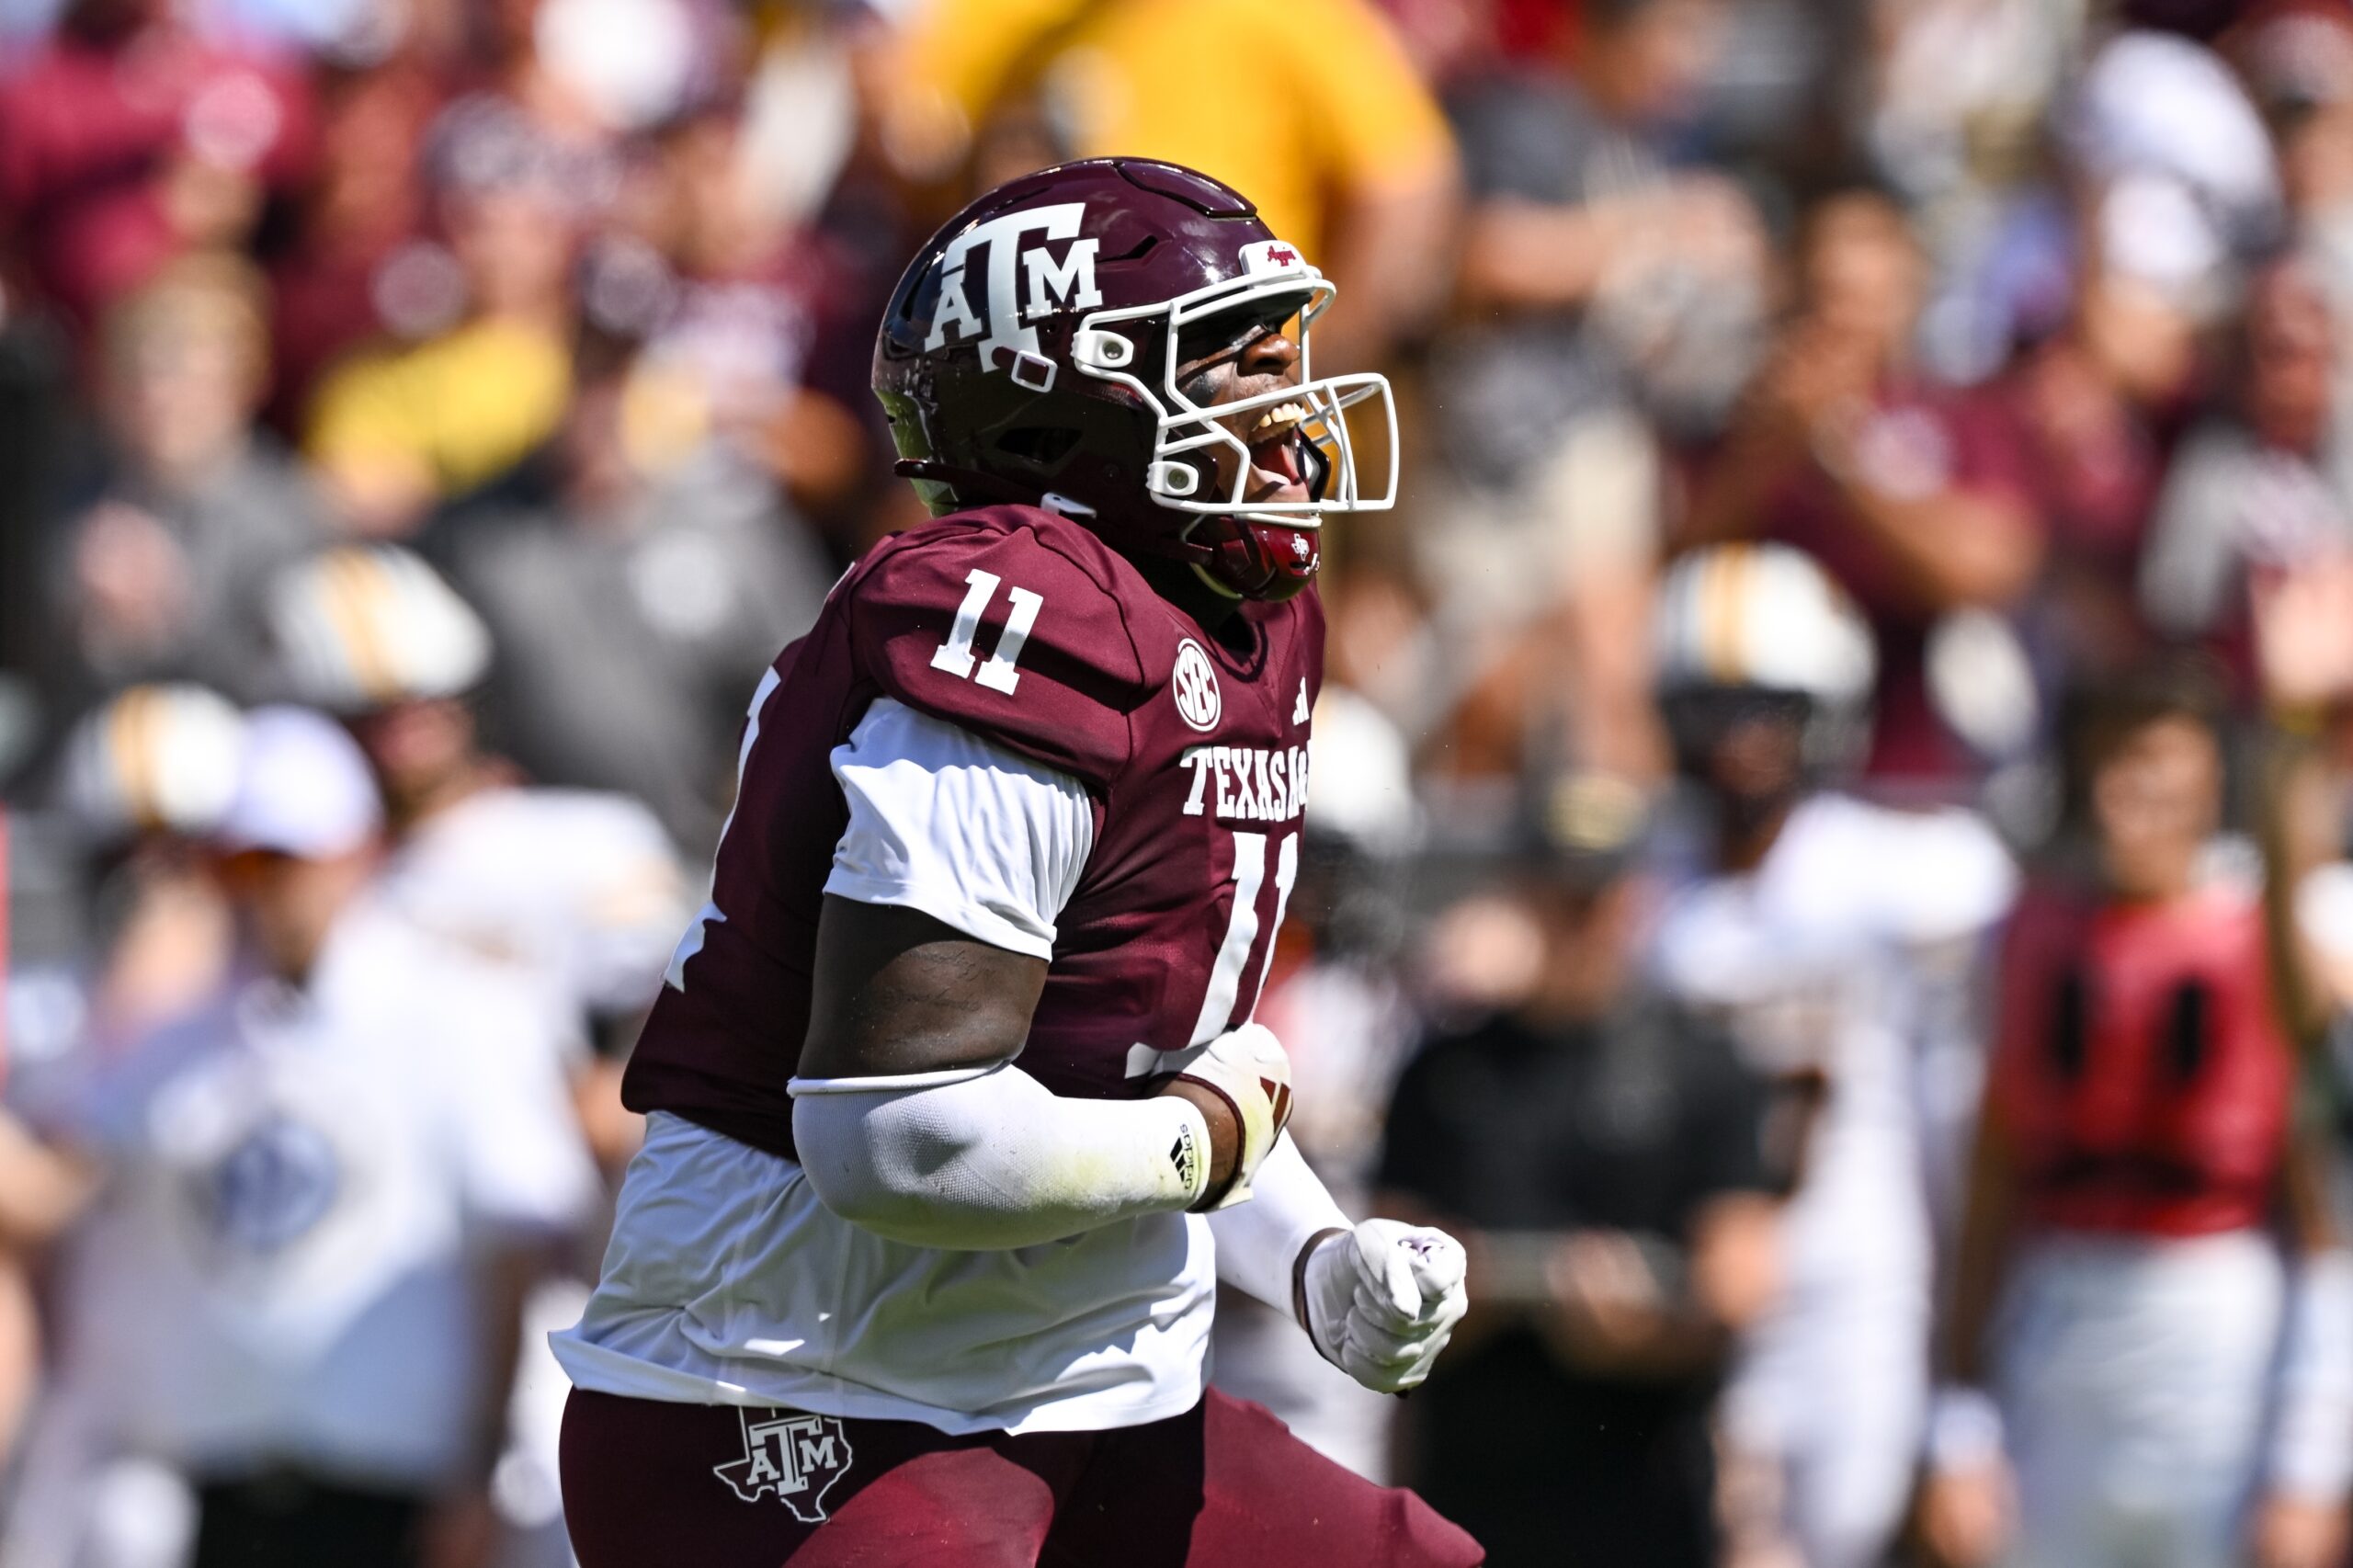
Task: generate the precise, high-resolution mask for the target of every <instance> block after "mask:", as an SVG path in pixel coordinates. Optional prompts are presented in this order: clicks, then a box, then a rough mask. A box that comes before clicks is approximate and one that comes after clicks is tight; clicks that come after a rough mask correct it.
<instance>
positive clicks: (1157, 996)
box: [557, 159, 1480, 1568]
mask: <svg viewBox="0 0 2353 1568" xmlns="http://www.w3.org/2000/svg"><path fill="white" fill-rule="evenodd" d="M1331 297H1332V288H1331V285H1330V284H1329V283H1328V282H1327V281H1325V280H1324V278H1322V277H1321V276H1320V275H1319V274H1318V273H1317V272H1316V270H1315V269H1314V268H1313V267H1310V266H1308V265H1307V264H1306V262H1305V261H1304V260H1303V259H1302V257H1301V256H1300V255H1299V253H1298V252H1297V251H1296V250H1295V249H1293V248H1292V247H1291V246H1290V245H1288V244H1284V243H1283V242H1282V241H1281V240H1280V239H1279V237H1278V236H1276V235H1275V234H1273V233H1269V232H1268V230H1267V227H1266V226H1265V225H1264V224H1263V223H1262V222H1259V221H1258V219H1257V217H1256V213H1255V211H1254V210H1253V209H1252V207H1251V204H1250V203H1249V202H1248V201H1247V200H1246V199H1244V198H1243V197H1242V196H1240V195H1239V194H1237V193H1236V192H1234V191H1233V190H1231V189H1229V188H1228V187H1224V186H1222V185H1220V184H1218V183H1217V182H1215V181H1213V180H1211V179H1208V178H1205V177H1204V176H1200V175H1198V174H1194V173H1192V172H1190V171H1188V170H1186V169H1182V168H1178V167H1176V166H1173V165H1166V164H1159V163H1150V162H1144V161H1141V160H1135V159H1109V160H1092V161H1088V162H1084V163H1076V164H1070V165H1063V166H1062V167H1059V168H1055V169H1050V170H1047V171H1045V172H1043V173H1040V174H1037V175H1032V176H1025V177H1023V178H1020V179H1017V180H1015V181H1012V182H1010V183H1008V184H1006V185H1005V186H1003V187H999V188H998V189H996V190H995V191H993V192H991V193H990V194H988V195H987V196H984V197H983V198H982V199H980V200H978V201H977V202H975V203H973V204H972V206H971V207H969V208H967V209H966V210H964V211H963V212H961V213H960V214H959V215H958V216H957V217H955V218H954V219H953V220H951V221H950V222H949V223H948V225H947V226H946V227H945V228H943V229H942V230H941V231H940V232H939V233H938V234H936V235H935V236H933V238H932V239H931V241H930V242H929V243H928V244H926V245H925V246H924V248H923V249H922V251H921V252H920V253H919V254H918V255H917V256H916V257H915V261H914V262H913V263H912V264H911V265H910V266H909V267H908V269H907V272H906V274H905V276H904V278H902V279H901V281H900V284H899V286H898V289H897V290H896V292H895V293H894V295H893V296H892V301H891V302H890V305H889V308H888V311H887V312H886V314H885V317H884V320H883V323H882V326H881V335H880V337H879V340H878V342H877V345H876V350H875V362H874V369H875V390H876V392H877V395H878V396H880V397H881V401H882V403H883V405H884V408H885V410H886V411H887V413H888V415H889V416H890V419H891V424H892V431H893V434H894V436H895V437H896V440H897V443H898V446H899V449H900V452H901V454H902V458H903V460H902V462H901V463H900V472H902V473H904V474H905V475H906V476H907V477H909V478H911V479H913V480H914V481H915V483H916V485H917V486H918V488H919V489H920V490H921V491H922V493H923V494H924V496H925V498H926V502H927V503H928V504H929V506H931V508H932V509H933V511H934V513H935V515H936V517H935V520H934V521H932V522H930V523H928V524H926V525H925V526H922V527H918V528H913V529H910V530H908V531H907V532H905V533H903V534H900V535H897V536H895V537H893V538H892V539H889V540H884V541H883V542H882V543H881V544H880V545H878V546H876V547H875V549H873V550H872V551H870V552H869V553H868V554H867V555H866V556H865V557H864V559H862V560H861V561H859V562H858V564H857V565H856V566H854V567H853V568H852V569H851V570H850V571H849V572H848V573H847V574H846V575H845V576H844V577H843V579H842V580H841V582H840V583H839V584H837V585H835V588H834V590H833V592H832V594H831V595H830V596H829V597H828V599H827V602H826V605H825V608H824V613H823V614H822V615H821V616H820V617H819V619H818V621H817V624H816V626H815V628H814V629H813V630H812V631H811V632H810V633H809V635H808V636H807V637H805V638H803V639H802V640H801V641H800V642H796V643H794V644H792V645H791V646H790V647H789V648H787V649H786V650H785V651H784V653H782V654H781V655H780V656H779V658H778V660H777V662H776V664H775V665H774V667H773V668H772V669H771V670H770V671H769V672H768V674H767V676H765V677H764V678H763V680H762V681H761V683H760V685H759V688H758V691H757V692H756V695H755V696H754V698H753V701H752V706H751V712H750V717H749V720H748V722H747V723H746V725H745V731H744V739H743V744H742V750H741V753H740V756H741V763H740V775H739V780H738V789H737V796H736V803H735V808H734V812H733V815H732V817H731V818H730V821H729V824H728V827H727V829H726V831H725V833H724V835H722V841H721V846H720V849H719V854H718V859H717V865H716V869H715V871H714V881H713V887H712V892H711V900H710V903H709V905H708V906H706V908H705V909H704V911H703V913H702V915H701V918H700V919H699V920H698V921H697V922H696V923H695V925H694V926H692V927H691V928H690V929H689V930H688V933H687V936H686V938H685V940H684V941H683V942H682V943H681V944H680V945H679V948H678V950H677V953H676V957H675V958H674V960H672V962H671V965H670V970H669V973H668V976H667V982H666V983H665V987H664V990H663V993H662V994H661V997H660V998H659V1000H658V1001H657V1002H656V1003H655V1006H654V1013H653V1016H652V1017H651V1019H650V1021H649V1022H648V1024H647V1026H646V1029H645V1032H644V1034H643V1036H642V1039H641V1040H640V1041H639V1044H638V1049H637V1052H636V1055H635V1057H634V1059H633V1061H632V1062H631V1068H630V1074H629V1079H628V1083H627V1085H626V1093H627V1097H628V1100H629V1103H630V1104H631V1106H632V1107H634V1108H638V1109H640V1110H642V1111H644V1112H645V1113H647V1115H648V1117H649V1123H648V1128H647V1137H646V1143H645V1147H644V1149H643V1151H642V1153H640V1154H639V1156H638V1158H637V1160H636V1161H635V1162H634V1164H633V1165H631V1169H630V1172H629V1175H628V1177H627V1180H626V1182H625V1184H624V1186H623V1189H622V1192H621V1196H620V1212H619V1216H618V1219H617V1221H616V1229H615V1233H614V1236H613V1240H612V1244H611V1246H610V1249H609V1250H608V1253H607V1256H606V1259H605V1267H604V1277H603V1279H602V1281H601V1283H600V1284H599V1286H598V1289H597V1294H596V1296H595V1298H594V1299H593V1301H591V1302H590V1304H589V1307H588V1310H587V1312H586V1313H585V1317H584V1318H583V1321H582V1322H581V1324H579V1325H578V1326H577V1327H576V1328H574V1329H573V1330H571V1331H570V1332H569V1333H567V1334H566V1335H562V1336H560V1337H559V1340H558V1344H557V1349H558V1354H559V1356H560V1358H562V1359H563V1362H564V1364H565V1367H566V1369H567V1370H568V1371H569V1372H570V1373H571V1376H572V1379H573V1381H574V1384H575V1389H574V1393H573V1396H572V1403H571V1407H570V1409H569V1411H568V1413H567V1415H566V1418H565V1426H564V1434H563V1481H564V1494H565V1504H566V1508H567V1512H568V1517H569V1519H570V1523H571V1528H572V1533H573V1540H574V1547H575V1549H576V1550H577V1551H578V1553H579V1556H580V1559H581V1561H582V1562H583V1563H584V1564H585V1568H624V1565H626V1568H639V1565H642V1564H644V1563H648V1562H695V1563H698V1564H709V1565H710V1568H736V1565H738V1564H740V1565H743V1568H755V1565H756V1568H773V1565H775V1564H776V1563H778V1562H786V1561H789V1562H792V1563H794V1564H796V1565H797V1568H805V1565H807V1564H811V1563H817V1562H850V1561H856V1562H879V1561H885V1560H888V1561H893V1562H916V1561H920V1562H958V1563H1007V1564H1011V1563H1022V1564H1028V1563H1035V1562H1053V1563H1095V1562H1120V1563H1122V1564H1127V1563H1168V1564H1175V1563H1179V1562H1190V1563H1204V1564H1207V1563H1217V1564H1222V1565H1225V1568H1241V1565H1247V1564H1253V1563H1267V1564H1274V1563H1281V1564H1286V1565H1296V1564H1310V1563H1319V1562H1346V1563H1349V1564H1358V1563H1400V1564H1404V1563H1413V1564H1422V1563H1447V1564H1456V1563H1471V1562H1477V1561H1479V1559H1480V1553H1479V1550H1478V1548H1477V1547H1476V1546H1475V1545H1474V1544H1473V1543H1472V1541H1471V1540H1469V1538H1467V1537H1466V1536H1464V1535H1463V1534H1462V1533H1461V1531H1459V1530H1457V1529H1455V1528H1453V1527H1451V1526H1449V1525H1448V1524H1446V1523H1445V1522H1444V1521H1443V1520H1441V1519H1439V1518H1438V1517H1437V1516H1436V1515H1435V1514H1433V1513H1432V1512H1431V1511H1430V1510H1429V1509H1428V1508H1427V1506H1425V1505H1423V1504H1422V1503H1421V1502H1420V1501H1419V1500H1418V1499H1416V1498H1414V1497H1413V1496H1411V1495H1410V1494H1404V1493H1399V1492H1391V1491H1386V1490H1383V1489H1381V1488H1378V1487H1375V1486H1373V1485H1372V1484H1370V1483H1367V1482H1365V1481H1362V1480H1360V1479H1359V1478H1358V1477H1356V1476H1354V1475H1352V1474H1350V1473H1349V1472H1347V1471H1344V1470H1342V1469H1340V1468H1339V1467H1338V1466H1336V1465H1335V1464H1333V1463H1331V1462H1330V1461H1328V1460H1324V1459H1322V1458H1321V1457H1319V1456H1317V1455H1315V1454H1314V1453H1313V1452H1312V1451H1311V1450H1310V1449H1307V1448H1306V1447H1305V1445H1303V1444H1302V1443H1300V1442H1298V1441H1297V1440H1296V1439H1294V1438H1292V1437H1290V1434H1289V1433H1288V1432H1287V1431H1285V1430H1284V1429H1283V1428H1282V1427H1281V1426H1279V1424H1278V1423H1276V1422H1275V1421H1274V1420H1273V1419H1272V1418H1271V1417H1270V1416H1268V1415H1266V1414H1265V1412H1263V1411H1261V1410H1259V1409H1257V1408H1256V1406H1252V1405H1247V1404H1244V1403H1240V1402H1237V1401H1233V1400H1231V1399H1228V1398H1226V1397H1224V1396H1222V1395H1221V1394H1218V1393H1216V1392H1204V1383H1203V1377H1202V1348H1203V1345H1204V1342H1205V1340H1206V1337H1207V1335H1208V1330H1209V1319H1210V1315H1211V1310H1212V1303H1213V1299H1214V1291H1215V1287H1216V1284H1217V1281H1218V1280H1219V1279H1220V1278H1223V1279H1225V1280H1227V1281H1230V1282H1232V1283H1233V1284H1235V1285H1237V1286H1239V1287H1240V1288H1242V1289H1244V1290H1247V1291H1248V1292H1250V1293H1251V1294H1253V1295H1255V1296H1256V1297H1257V1298H1259V1299H1260V1300H1262V1301H1267V1302H1268V1303H1270V1304H1273V1305H1276V1306H1279V1308H1280V1309H1281V1310H1282V1311H1284V1312H1287V1313H1289V1314H1290V1315H1291V1316H1293V1317H1294V1318H1295V1319H1296V1320H1297V1321H1298V1322H1299V1324H1301V1326H1302V1328H1303V1329H1304V1330H1305V1331H1306V1332H1307V1333H1308V1335H1310V1336H1311V1337H1312V1338H1313V1341H1314V1342H1315V1344H1316V1345H1317V1346H1318V1347H1319V1348H1320V1349H1321V1350H1322V1351H1323V1352H1324V1356H1325V1357H1326V1358H1329V1359H1330V1360H1332V1361H1333V1362H1335V1363H1336V1364H1337V1365H1338V1366H1340V1367H1342V1368H1344V1369H1346V1370H1347V1372H1348V1373H1350V1374H1351V1375H1352V1376H1354V1377H1355V1378H1356V1379H1357V1381H1359V1382H1361V1383H1363V1384H1365V1385H1367V1386H1368V1387H1371V1388H1375V1389H1379V1390H1382V1391H1402V1390H1404V1389H1407V1388H1410V1387H1411V1386H1413V1385H1414V1384H1415V1383H1416V1382H1418V1381H1420V1380H1421V1379H1422V1378H1423V1376H1424V1375H1425V1374H1426V1373H1427V1369H1428V1367H1429V1364H1430V1362H1431V1360H1432V1359H1433V1358H1435V1357H1436V1356H1437V1354H1438V1350H1439V1348H1440V1347H1441V1346H1443V1345H1444V1344H1445V1342H1446V1339H1447V1336H1448V1335H1449V1332H1450V1331H1451V1330H1452V1327H1453V1325H1454V1324H1455V1322H1456V1320H1457V1319H1458V1318H1460V1316H1461V1313H1462V1312H1463V1308H1464V1301H1463V1294H1462V1255H1461V1248H1460V1247H1459V1246H1458V1245H1457V1244H1455V1243H1454V1242H1453V1241H1452V1240H1451V1239H1450V1238H1449V1237H1448V1236H1446V1235H1444V1234H1442V1233H1438V1232H1435V1231H1428V1230H1419V1229H1415V1228H1412V1227H1409V1226H1406V1225H1404V1224H1400V1223H1396V1222H1393V1221H1384V1220H1369V1221H1364V1222H1363V1223H1361V1224H1353V1223H1351V1222H1350V1221H1349V1220H1348V1219H1347V1217H1346V1216H1344V1215H1343V1214H1342V1212H1341V1211H1340V1210H1339V1209H1338V1207H1337V1206H1336V1204H1335V1203H1334V1202H1333V1200H1332V1199H1331V1198H1330V1196H1329V1195H1328V1194H1327V1193H1326V1192H1325V1191H1324V1187H1323V1186H1322V1184H1321V1183H1320V1182H1318V1181H1317V1180H1316V1178H1315V1177H1314V1176H1313V1175H1312V1174H1311V1173H1310V1171H1309V1170H1308V1168H1307V1165H1306V1164H1305V1162H1304V1161H1302V1159H1301V1158H1300V1156H1299V1154H1298V1153H1297V1151H1296V1150H1295V1149H1294V1148H1293V1147H1292V1145H1291V1144H1290V1142H1289V1141H1288V1140H1287V1139H1285V1138H1284V1136H1283V1129H1284V1122H1285V1120H1286V1119H1287V1118H1288V1114H1289V1108H1290V1085H1289V1068H1288V1064H1287V1062H1286V1061H1285V1058H1284V1055H1283V1051H1282V1047H1281V1046H1280V1044H1279V1043H1278V1042H1277V1040H1275V1038H1274V1037H1273V1036H1272V1035H1271V1034H1270V1033H1269V1032H1267V1029H1266V1028H1263V1027H1262V1026H1258V1025H1256V1024H1254V1023H1253V1022H1252V1021H1251V1016H1252V1013H1253V1010H1254V1009H1255V1007H1256V1002H1257V993H1258V990H1259V987H1260V985H1261V984H1262V983H1263V980H1264V976H1265V972H1266V969H1267V961H1268V957H1269V953H1270V950H1271V948H1272V943H1273V937H1274V933H1275V929H1276V927H1277V926H1279V923H1280V922H1281V919H1282V915H1283V905H1284V903H1285V901H1286V899H1287V897H1288V895H1289V894H1290V890H1291V887H1292V884H1293V881H1294V880H1295V878H1296V876H1297V874H1298V868H1299V852H1300V837H1299V835H1300V827H1301V820H1302V807H1303V804H1304V801H1305V799H1306V791H1307V787H1308V778H1307V767H1306V760H1305V759H1306V756H1307V738H1308V729H1309V723H1310V715H1311V713H1312V711H1313V704H1314V700H1315V695H1316V691H1317V689H1318V687H1320V685H1321V683H1322V679H1323V614H1322V611H1321V608H1320V607H1319V605H1318V603H1317V599H1316V597H1315V595H1314V593H1313V592H1312V591H1310V585H1311V584H1312V582H1313V577H1314V574H1315V570H1316V567H1317V564H1318V562H1319V560H1320V558H1321V540H1320V533H1319V528H1320V526H1321V523H1322V520H1323V518H1324V517H1327V516H1330V515H1332V514H1335V513H1347V512H1352V511H1359V510H1368V509H1372V508H1377V507H1381V506H1388V505H1389V504H1390V501H1391V499H1392V493H1393V490H1394V485H1395V460H1394V458H1393V456H1390V457H1386V458H1384V461H1385V462H1386V463H1387V465H1388V474H1387V476H1386V478H1385V479H1384V480H1382V481H1381V483H1379V484H1378V485H1371V486H1368V485H1367V484H1366V483H1363V476H1362V475H1360V474H1359V472H1358V445H1357V440H1356V434H1355V433H1354V431H1353V429H1352V426H1351V423H1350V415H1351V413H1353V414H1354V415H1357V416H1358V420H1359V422H1360V423H1361V422H1362V421H1363V419H1364V416H1365V415H1368V414H1377V415H1378V417H1379V418H1380V420H1381V422H1382V428H1381V430H1380V432H1379V435H1380V437H1383V438H1384V439H1385V447H1384V450H1385V452H1387V453H1391V454H1393V453H1394V451H1395V449H1396V448H1395V439H1394V437H1395V429H1394V415H1393V414H1392V412H1391V409H1390V404H1389V402H1388V389H1387V386H1386V383H1385V382H1383V381H1381V378H1380V377H1378V376H1372V375H1357V376H1344V377H1333V378H1320V379H1319V378H1317V377H1315V376H1314V375H1313V374H1312V373H1311V371H1310V369H1309V366H1308V358H1307V355H1308V350H1307V337H1308V330H1309V324H1310V323H1312V322H1313V319H1314V317H1315V315H1316V313H1317V312H1320V311H1321V310H1322V309H1323V308H1324V306H1325V305H1326V304H1328V303H1329V302H1330V300H1331ZM1367 467H1368V468H1369V467H1370V464H1367ZM1245 1200H1246V1201H1245Z"/></svg>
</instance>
